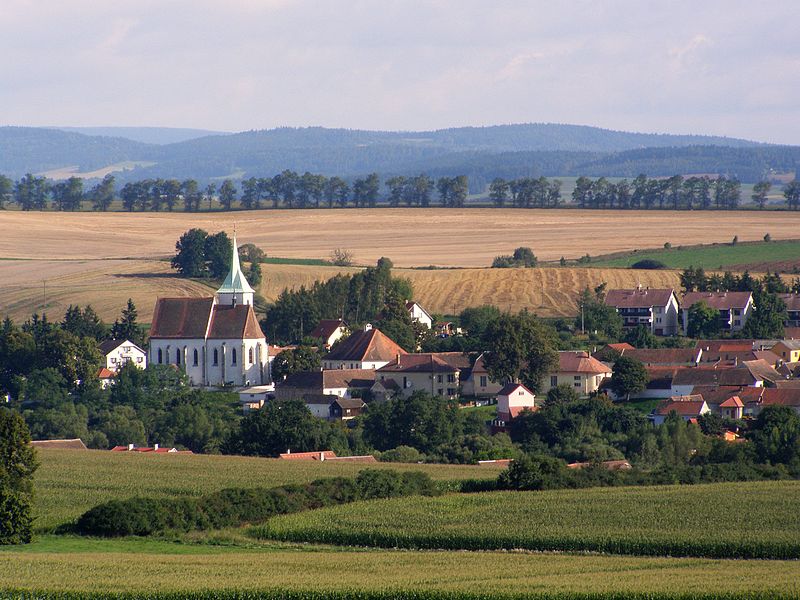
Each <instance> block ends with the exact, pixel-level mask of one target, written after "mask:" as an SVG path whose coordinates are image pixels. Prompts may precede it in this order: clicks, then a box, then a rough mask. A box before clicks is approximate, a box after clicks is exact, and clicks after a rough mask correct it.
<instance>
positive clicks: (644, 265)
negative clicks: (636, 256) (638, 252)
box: [631, 258, 667, 270]
mask: <svg viewBox="0 0 800 600" xmlns="http://www.w3.org/2000/svg"><path fill="white" fill-rule="evenodd" d="M666 268H667V265H665V264H664V263H663V262H661V261H660V260H654V259H652V258H643V259H642V260H637V261H636V262H635V263H633V264H632V265H631V269H649V270H655V269H666Z"/></svg>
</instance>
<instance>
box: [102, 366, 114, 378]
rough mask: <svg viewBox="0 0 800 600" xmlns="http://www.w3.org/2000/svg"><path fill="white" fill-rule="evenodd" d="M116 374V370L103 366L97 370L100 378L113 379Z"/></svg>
mask: <svg viewBox="0 0 800 600" xmlns="http://www.w3.org/2000/svg"><path fill="white" fill-rule="evenodd" d="M116 376H117V374H116V373H114V371H112V370H110V369H108V368H106V367H101V368H100V370H99V371H98V372H97V378H98V379H113V378H114V377H116Z"/></svg>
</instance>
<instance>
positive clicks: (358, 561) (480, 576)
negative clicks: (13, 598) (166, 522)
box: [0, 538, 800, 598]
mask: <svg viewBox="0 0 800 600" xmlns="http://www.w3.org/2000/svg"><path fill="white" fill-rule="evenodd" d="M44 543H45V545H46V546H47V551H46V552H40V551H37V549H36V544H33V545H32V546H31V547H30V548H26V549H24V550H21V549H17V548H14V549H3V550H0V590H2V589H9V588H13V589H23V590H24V589H35V590H50V591H70V590H75V591H88V592H114V593H121V592H149V593H153V592H155V591H159V592H167V591H178V592H180V591H184V592H187V591H197V590H208V589H212V590H213V589H236V590H240V591H243V590H273V591H275V590H291V591H311V592H323V591H326V592H347V591H359V592H383V593H386V594H387V595H388V596H389V597H391V596H392V594H393V593H398V592H401V591H408V590H425V591H441V592H461V593H463V594H466V595H467V597H477V596H479V595H482V594H501V595H509V596H521V595H524V596H526V597H531V596H534V597H535V596H543V597H548V596H549V597H552V596H553V595H554V594H567V593H583V594H587V593H592V594H600V593H608V592H615V593H618V594H623V593H628V594H649V595H648V596H647V597H648V598H654V596H653V594H659V595H663V597H667V598H679V597H683V598H686V597H692V598H702V597H703V595H704V594H707V593H708V594H712V593H713V594H718V595H720V596H722V595H729V594H741V595H747V596H749V597H750V598H757V597H758V596H757V595H756V594H758V593H760V594H765V595H766V594H773V595H779V596H780V597H785V598H791V597H796V594H797V593H798V592H799V591H800V587H799V584H798V582H800V562H798V561H747V560H742V561H736V562H735V563H734V562H732V561H725V560H708V559H677V558H645V557H621V556H576V555H565V554H528V553H508V552H467V553H465V552H415V551H390V550H370V551H358V550H352V549H350V550H343V549H337V548H329V547H310V548H309V547H295V548H291V547H290V548H286V547H284V548H264V549H238V551H235V552H232V551H231V549H230V548H225V547H213V546H202V547H196V548H193V549H192V550H191V551H189V552H187V551H186V550H185V549H184V548H183V547H182V546H180V545H173V548H170V547H169V545H168V544H166V543H163V542H142V541H138V540H130V541H125V542H120V541H114V540H112V541H106V540H91V543H86V544H83V545H80V546H77V547H76V545H75V543H74V542H72V541H71V540H70V539H68V538H67V539H64V540H62V541H61V542H53V541H47V540H45V541H44ZM59 544H62V546H63V547H62V548H59V547H58V546H59ZM126 545H130V546H131V548H130V549H126ZM0 595H2V594H0ZM265 597H268V596H267V595H265ZM718 597H719V596H718ZM618 598H619V596H618Z"/></svg>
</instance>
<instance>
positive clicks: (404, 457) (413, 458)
mask: <svg viewBox="0 0 800 600" xmlns="http://www.w3.org/2000/svg"><path fill="white" fill-rule="evenodd" d="M424 460H425V455H424V454H422V453H421V452H420V451H419V450H417V449H416V448H413V447H412V446H398V447H397V448H392V449H391V450H387V451H386V452H383V453H382V454H381V461H382V462H401V463H417V462H422V461H424Z"/></svg>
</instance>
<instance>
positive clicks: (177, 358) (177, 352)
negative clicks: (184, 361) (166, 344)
mask: <svg viewBox="0 0 800 600" xmlns="http://www.w3.org/2000/svg"><path fill="white" fill-rule="evenodd" d="M175 364H176V365H179V364H181V349H180V348H178V349H177V350H175Z"/></svg>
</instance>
